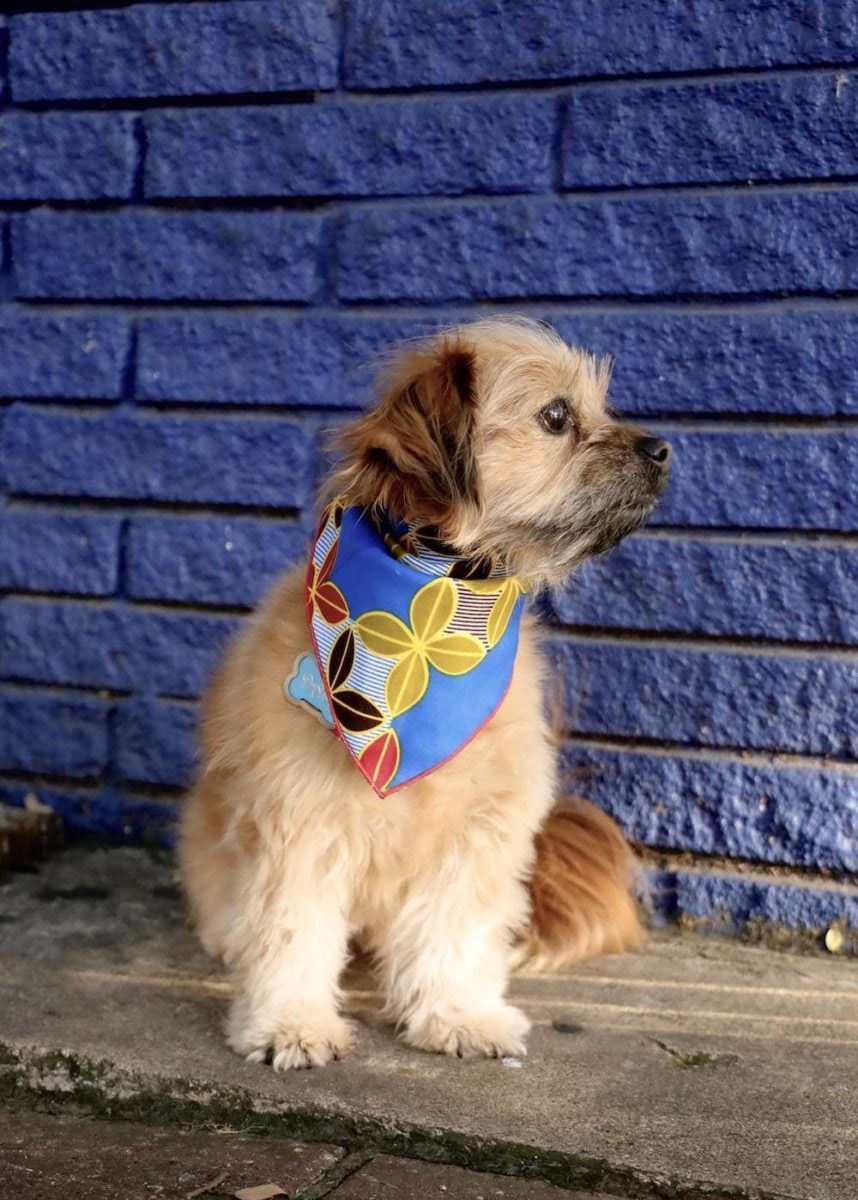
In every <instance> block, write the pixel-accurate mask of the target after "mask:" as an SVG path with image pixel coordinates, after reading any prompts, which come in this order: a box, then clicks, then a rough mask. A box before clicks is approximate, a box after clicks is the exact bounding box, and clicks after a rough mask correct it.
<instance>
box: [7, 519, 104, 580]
mask: <svg viewBox="0 0 858 1200" xmlns="http://www.w3.org/2000/svg"><path fill="white" fill-rule="evenodd" d="M118 544H119V521H118V520H117V519H116V518H115V517H110V516H101V515H99V516H80V515H77V514H74V513H34V512H21V511H17V510H11V509H7V510H6V511H5V512H0V588H7V589H10V590H13V591H14V590H19V591H26V592H71V593H74V592H78V593H80V594H82V595H90V596H106V595H109V594H110V593H112V592H114V591H115V590H116V582H117V563H118Z"/></svg>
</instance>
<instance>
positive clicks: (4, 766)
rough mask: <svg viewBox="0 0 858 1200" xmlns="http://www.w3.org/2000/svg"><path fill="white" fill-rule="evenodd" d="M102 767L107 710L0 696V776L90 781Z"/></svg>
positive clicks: (86, 702)
mask: <svg viewBox="0 0 858 1200" xmlns="http://www.w3.org/2000/svg"><path fill="white" fill-rule="evenodd" d="M106 762H107V708H106V706H105V705H104V704H103V703H102V702H101V701H99V700H95V699H90V698H78V699H70V698H69V699H57V698H56V697H54V696H41V695H36V694H28V693H27V692H23V691H3V692H0V771H25V772H27V773H29V774H34V775H68V776H70V777H72V778H75V779H87V778H94V777H96V776H97V775H99V774H100V773H101V771H102V770H103V769H104V766H105V764H106Z"/></svg>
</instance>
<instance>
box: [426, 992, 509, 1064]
mask: <svg viewBox="0 0 858 1200" xmlns="http://www.w3.org/2000/svg"><path fill="white" fill-rule="evenodd" d="M529 1029H530V1021H528V1019H527V1017H526V1016H525V1015H524V1013H523V1012H521V1011H520V1010H519V1009H517V1008H514V1007H513V1006H512V1005H511V1004H501V1005H498V1007H497V1008H491V1009H488V1010H486V1011H484V1012H477V1013H471V1012H463V1011H461V1010H457V1009H453V1008H450V1009H443V1010H440V1009H439V1010H437V1011H435V1012H433V1013H430V1015H429V1016H428V1017H425V1018H423V1019H422V1020H420V1021H418V1022H413V1023H411V1024H409V1025H408V1027H407V1028H406V1030H405V1033H404V1035H403V1036H404V1039H405V1041H406V1042H408V1044H409V1045H411V1046H416V1048H417V1049H418V1050H429V1051H433V1052H434V1053H436V1054H451V1055H454V1056H455V1057H456V1058H476V1057H479V1056H483V1057H486V1058H507V1057H510V1058H520V1057H521V1056H522V1055H525V1054H527V1048H526V1047H525V1044H524V1039H525V1037H526V1036H527V1031H528V1030H529Z"/></svg>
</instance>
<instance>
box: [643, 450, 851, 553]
mask: <svg viewBox="0 0 858 1200" xmlns="http://www.w3.org/2000/svg"><path fill="white" fill-rule="evenodd" d="M668 437H669V440H670V441H671V443H672V445H673V447H674V451H675V458H674V467H673V471H672V474H671V482H670V486H669V488H668V490H667V493H666V495H665V497H664V500H663V501H662V503H661V504H660V505H659V507H658V508H657V509H656V511H655V514H654V516H653V517H652V522H653V523H654V524H657V525H665V524H668V525H669V524H675V525H715V526H718V525H723V526H728V525H729V526H746V527H753V526H757V527H759V528H761V529H763V528H776V527H781V528H788V527H794V528H796V529H813V528H819V529H846V530H848V529H854V528H855V525H856V521H858V438H856V437H855V436H854V435H851V434H848V433H843V432H839V431H837V430H834V429H832V430H831V431H830V432H827V433H818V434H811V433H803V432H799V431H791V432H780V433H774V432H773V433H769V432H753V433H745V432H738V431H737V432H735V433H717V432H707V433H675V432H672V431H671V432H669V433H668Z"/></svg>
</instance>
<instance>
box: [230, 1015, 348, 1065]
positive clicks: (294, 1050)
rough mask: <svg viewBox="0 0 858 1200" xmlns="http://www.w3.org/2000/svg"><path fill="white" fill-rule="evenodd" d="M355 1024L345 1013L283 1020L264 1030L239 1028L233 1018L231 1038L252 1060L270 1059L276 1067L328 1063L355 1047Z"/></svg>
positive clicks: (239, 1051) (270, 1063) (266, 1061)
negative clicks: (353, 1024)
mask: <svg viewBox="0 0 858 1200" xmlns="http://www.w3.org/2000/svg"><path fill="white" fill-rule="evenodd" d="M352 1040H353V1033H352V1027H351V1025H350V1024H349V1023H348V1021H344V1020H343V1019H342V1017H338V1016H336V1015H335V1016H332V1017H329V1018H328V1020H326V1021H302V1022H289V1021H283V1022H281V1023H279V1024H278V1026H277V1028H276V1029H273V1030H268V1031H265V1032H263V1031H262V1030H260V1029H259V1028H258V1027H254V1026H253V1025H250V1026H246V1027H244V1028H237V1027H236V1025H235V1022H233V1021H230V1023H229V1027H228V1029H227V1041H228V1042H229V1044H230V1046H231V1047H232V1048H233V1050H235V1051H236V1053H238V1054H241V1055H243V1056H244V1057H245V1058H246V1059H247V1061H248V1062H257V1063H263V1062H264V1063H268V1064H269V1065H270V1066H272V1067H273V1068H274V1070H275V1071H290V1070H300V1069H302V1068H304V1067H324V1066H325V1065H326V1064H327V1063H329V1062H331V1060H332V1059H338V1058H343V1057H344V1056H345V1055H346V1054H347V1053H348V1051H349V1049H350V1048H351V1044H352Z"/></svg>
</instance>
